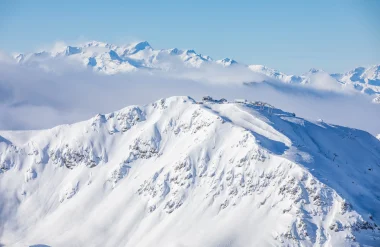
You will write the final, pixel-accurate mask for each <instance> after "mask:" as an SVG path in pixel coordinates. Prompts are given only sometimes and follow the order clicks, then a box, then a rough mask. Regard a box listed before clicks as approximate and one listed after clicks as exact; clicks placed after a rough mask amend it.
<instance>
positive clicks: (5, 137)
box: [0, 97, 380, 246]
mask: <svg viewBox="0 0 380 247" xmlns="http://www.w3.org/2000/svg"><path fill="white" fill-rule="evenodd" d="M0 166H1V170H0V171H1V173H0V201H2V202H6V203H4V204H2V205H1V207H0V243H1V244H4V245H5V246H29V245H38V244H44V245H48V246H300V245H302V246H364V245H366V246H379V244H380V228H379V227H378V225H379V224H380V184H379V183H378V178H379V175H380V142H379V141H378V140H377V139H376V138H375V137H374V136H372V135H370V134H369V133H367V132H364V131H361V130H356V129H350V128H346V127H342V126H336V125H331V124H327V123H324V122H310V121H307V120H305V119H302V118H299V117H296V116H295V114H293V113H288V112H283V111H281V110H280V109H276V108H272V107H271V106H270V105H268V104H263V103H261V102H245V101H237V102H224V101H213V100H206V101H205V102H196V101H194V100H193V99H192V98H189V97H171V98H167V99H161V100H159V101H156V102H154V103H152V104H149V105H146V106H129V107H126V108H124V109H122V110H120V111H117V112H113V113H110V114H105V115H102V114H99V115H97V116H95V117H94V118H92V119H90V120H88V121H84V122H80V123H76V124H72V125H62V126H58V127H56V128H53V129H48V130H42V131H18V132H12V131H2V132H0Z"/></svg>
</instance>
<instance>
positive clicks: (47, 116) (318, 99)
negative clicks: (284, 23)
mask: <svg viewBox="0 0 380 247" xmlns="http://www.w3.org/2000/svg"><path fill="white" fill-rule="evenodd" d="M45 62H46V64H45V65H46V66H45V65H44V64H39V65H38V66H22V65H19V64H16V63H14V62H13V60H12V59H10V58H9V57H8V56H7V55H5V54H4V53H0V129H1V130H25V129H43V128H51V127H54V126H56V125H59V124H67V123H74V122H77V121H81V120H86V119H88V118H90V117H92V116H94V115H95V114H97V113H107V112H112V111H115V110H118V109H121V108H123V107H125V106H128V105H137V104H148V103H151V102H153V101H156V100H158V99H160V98H164V97H170V96H175V95H188V96H191V97H193V98H194V99H200V98H201V97H202V96H204V95H211V96H213V97H215V98H226V99H228V100H233V99H237V98H238V99H242V98H243V99H247V100H260V101H265V102H268V103H270V104H272V105H274V106H275V107H277V108H280V109H282V110H285V111H291V112H295V113H296V114H297V115H298V116H300V117H303V118H307V119H310V120H317V119H323V120H324V121H325V122H330V123H333V124H338V125H343V126H348V127H353V128H359V129H363V130H366V131H368V132H370V133H372V134H378V133H380V124H379V123H380V105H379V104H372V103H371V98H370V97H368V96H366V95H363V94H360V93H356V92H354V91H353V90H350V89H347V90H342V89H341V87H337V86H336V85H335V84H334V83H335V82H332V81H329V78H328V77H326V78H324V77H323V75H322V76H320V77H316V78H313V83H312V85H311V86H308V87H306V86H300V85H290V84H284V83H281V82H278V81H275V80H273V79H271V78H269V77H266V76H264V75H261V74H257V73H254V72H247V70H246V69H242V67H240V66H236V67H235V68H234V66H231V67H229V68H224V67H222V66H215V65H210V66H203V67H202V68H200V69H196V68H185V67H179V68H176V69H175V70H172V71H166V72H163V71H149V72H133V73H124V74H116V75H104V74H101V73H98V72H93V71H92V70H90V69H86V68H83V66H81V65H79V64H75V62H70V63H68V62H67V61H66V60H62V61H60V60H59V59H55V60H52V61H45Z"/></svg>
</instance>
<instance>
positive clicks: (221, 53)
mask: <svg viewBox="0 0 380 247" xmlns="http://www.w3.org/2000/svg"><path fill="white" fill-rule="evenodd" d="M379 13H380V1H376V0H362V1H359V0H357V1H353V0H335V1H334V0H332V1H326V0H320V1H306V0H305V1H295V0H289V1H274V0H269V1H237V0H235V1H213V0H209V1H198V0H194V1H168V0H161V1H84V0H83V1H72V0H66V1H39V0H35V1H20V0H12V1H8V0H4V1H0V50H3V51H6V52H13V51H18V52H29V51H34V50H38V49H41V48H43V47H46V46H49V45H52V44H53V43H54V42H56V41H65V42H67V43H71V42H73V43H75V42H78V41H85V40H99V41H105V42H110V43H116V44H118V43H119V44H120V43H129V42H133V41H137V40H147V41H149V43H150V44H151V45H152V46H153V47H154V48H157V49H160V48H173V47H178V48H192V49H195V50H196V51H197V52H199V53H202V54H207V55H210V56H211V57H213V58H216V59H219V58H223V57H230V58H233V59H236V60H238V61H239V62H242V63H246V64H264V65H267V66H269V67H273V68H277V69H279V70H281V71H284V72H287V73H298V74H299V73H303V72H306V71H307V70H308V69H309V68H311V67H316V68H321V69H324V70H326V71H329V72H343V71H346V70H349V69H351V68H353V67H355V66H358V65H369V64H375V63H380V28H379V26H380V15H379Z"/></svg>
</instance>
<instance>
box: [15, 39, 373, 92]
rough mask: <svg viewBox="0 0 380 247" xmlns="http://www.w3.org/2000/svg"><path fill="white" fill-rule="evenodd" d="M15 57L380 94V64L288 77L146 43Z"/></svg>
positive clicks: (89, 44) (24, 60)
mask: <svg viewBox="0 0 380 247" xmlns="http://www.w3.org/2000/svg"><path fill="white" fill-rule="evenodd" d="M13 58H14V59H15V61H16V62H17V63H19V64H24V65H33V66H38V65H39V64H42V65H41V66H42V67H43V68H45V69H46V68H49V65H48V63H49V62H48V61H49V60H50V59H56V58H68V59H69V61H76V62H79V63H81V64H82V65H83V66H85V67H90V68H92V69H93V70H95V71H99V72H102V73H105V74H117V73H128V72H135V71H138V70H143V71H144V70H162V71H176V70H177V68H178V66H180V68H195V69H198V68H202V66H205V65H210V64H211V65H215V66H221V67H222V68H224V69H229V68H233V67H240V68H244V69H245V70H246V73H249V71H253V72H255V73H259V74H263V75H266V76H268V77H270V78H272V79H274V80H277V81H280V82H283V83H290V84H302V85H309V84H310V85H311V84H313V82H314V81H317V80H322V81H328V83H330V84H331V83H333V84H336V85H335V87H342V88H343V89H344V88H346V89H349V90H353V91H359V92H362V93H365V94H368V95H373V96H376V95H379V94H380V64H377V65H372V66H368V67H357V68H354V69H352V70H350V71H348V72H345V73H331V74H330V73H327V72H325V71H323V70H319V69H310V70H309V71H308V72H307V73H304V74H303V75H289V74H286V73H282V72H280V71H278V70H275V69H272V68H269V67H266V66H263V65H245V64H242V63H239V62H237V61H235V60H233V59H230V58H224V59H220V60H214V59H213V58H211V57H210V56H207V55H202V54H200V53H197V52H195V51H194V50H186V49H185V50H181V49H178V48H172V49H154V48H152V46H151V45H150V44H149V43H148V42H147V41H142V42H135V43H132V44H128V45H120V46H118V45H114V44H110V43H104V42H99V41H90V42H86V43H83V44H80V45H77V46H70V45H60V46H56V47H54V48H53V49H51V50H43V51H40V52H37V53H29V54H14V56H13ZM44 63H47V64H44Z"/></svg>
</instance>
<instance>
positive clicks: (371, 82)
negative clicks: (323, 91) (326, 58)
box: [248, 65, 380, 102]
mask: <svg viewBox="0 0 380 247" xmlns="http://www.w3.org/2000/svg"><path fill="white" fill-rule="evenodd" d="M248 67H249V68H250V69H251V70H252V71H255V72H258V73H263V74H265V75H267V76H269V77H272V78H275V79H278V80H279V81H282V82H284V83H293V84H304V85H307V84H309V83H311V82H312V80H313V79H314V80H318V79H320V78H322V79H323V80H328V81H331V82H335V83H336V85H341V86H343V87H348V88H351V89H355V90H357V91H360V92H363V93H365V94H369V95H380V65H373V66H369V67H367V68H364V67H358V68H355V69H353V70H351V71H349V72H347V73H344V74H339V73H335V74H329V73H327V72H325V71H323V70H318V69H310V70H309V71H308V72H307V73H305V74H303V75H301V76H297V75H287V74H284V73H281V72H280V71H277V70H275V69H271V68H268V67H265V66H262V65H250V66H248ZM374 102H375V100H374Z"/></svg>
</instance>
